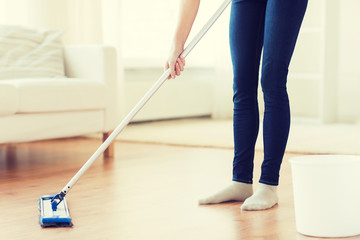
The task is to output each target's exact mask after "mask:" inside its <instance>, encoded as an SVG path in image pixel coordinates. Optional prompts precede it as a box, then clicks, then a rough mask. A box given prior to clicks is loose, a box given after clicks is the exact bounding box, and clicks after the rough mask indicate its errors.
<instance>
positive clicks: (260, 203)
mask: <svg viewBox="0 0 360 240" xmlns="http://www.w3.org/2000/svg"><path fill="white" fill-rule="evenodd" d="M276 190H277V186H271V185H267V184H262V183H259V186H258V188H257V189H256V191H255V193H254V195H252V196H251V197H249V198H248V199H246V201H245V202H244V203H243V205H242V206H241V209H242V210H250V211H251V210H265V209H268V208H271V207H273V206H274V205H275V204H277V203H278V196H277V193H276Z"/></svg>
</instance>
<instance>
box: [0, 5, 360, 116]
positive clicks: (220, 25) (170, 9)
mask: <svg viewBox="0 0 360 240" xmlns="http://www.w3.org/2000/svg"><path fill="white" fill-rule="evenodd" d="M179 2H180V0H172V1H169V0H157V1H149V0H137V1H133V0H51V1H49V0H0V24H21V25H28V26H32V27H42V28H60V29H64V30H65V33H64V42H65V43H67V44H89V43H90V44H91V43H106V44H111V45H114V46H115V47H116V48H117V49H118V50H119V60H120V61H119V69H120V76H121V75H122V74H121V69H122V68H123V66H125V70H126V69H131V71H139V72H136V76H140V77H139V78H142V77H141V73H142V72H143V71H144V68H147V70H149V68H152V69H153V70H154V69H158V70H159V69H161V68H162V66H163V64H164V59H165V58H166V56H167V53H168V51H169V48H170V44H171V38H172V35H173V31H174V26H175V23H176V19H177V8H178V5H179ZM220 3H222V0H213V1H205V0H203V1H201V5H200V10H199V14H198V17H197V19H196V21H195V24H194V27H193V30H192V32H191V35H190V38H191V37H192V36H193V35H194V33H196V32H197V31H198V30H199V29H200V27H201V26H202V24H203V23H204V22H205V21H206V20H207V19H208V18H209V17H210V16H211V14H212V13H213V12H214V11H215V9H216V8H217V7H218V6H219V5H220ZM358 9H360V1H358V0H341V1H340V0H309V5H308V9H307V13H306V15H305V19H304V23H303V27H302V30H301V33H300V36H299V40H298V44H297V46H296V49H295V53H294V57H293V60H292V62H291V65H290V73H289V81H288V89H289V93H290V101H291V108H292V113H293V117H295V118H311V119H315V120H318V121H321V122H334V121H340V122H354V121H359V120H360V104H358V103H359V100H360V94H358V91H359V89H360V67H358V65H359V60H358V56H359V55H360V47H359V45H358V43H359V42H360V28H359V27H358V26H357V25H358V23H359V22H360V16H359V15H358ZM229 10H230V9H227V11H226V12H225V13H224V14H223V16H222V17H221V18H220V19H219V20H218V22H217V23H216V24H215V25H214V26H213V28H212V29H211V31H210V32H209V33H208V34H207V35H206V36H205V38H204V39H203V40H202V41H201V42H200V44H199V45H198V46H197V47H196V48H195V49H194V51H193V52H192V53H191V55H190V56H189V57H188V59H187V63H188V64H187V66H188V68H189V67H193V68H194V69H195V70H196V69H197V70H199V71H202V70H201V69H203V71H207V72H204V76H208V75H206V73H208V72H209V71H208V69H214V70H215V74H213V75H209V76H208V78H209V82H210V84H212V85H213V93H212V95H211V96H212V97H211V98H210V99H209V101H210V102H211V109H212V110H211V112H212V114H213V116H215V117H218V118H224V117H225V118H228V117H231V115H232V102H231V94H232V93H231V90H232V89H231V84H232V83H231V82H232V71H231V62H230V54H229V47H228V18H229ZM136 69H137V70H136ZM131 71H130V72H131ZM145 73H146V71H144V72H143V74H145ZM139 74H140V75H139ZM197 74H198V71H197ZM185 77H186V78H187V79H188V80H189V83H186V84H191V82H192V80H193V78H196V75H193V76H192V75H191V74H188V75H187V76H184V78H185ZM212 77H213V78H212ZM125 78H126V79H133V78H132V77H131V76H125ZM143 78H144V79H145V78H146V75H144V76H143ZM126 79H125V80H126ZM202 80H203V79H202ZM149 81H154V79H149ZM196 84H198V83H196ZM125 90H126V89H125ZM260 93H261V91H260ZM205 95H206V96H208V92H207V93H206V94H205ZM205 95H204V96H205ZM179 97H181V96H179ZM122 102H125V101H122ZM160 102H161V101H160ZM207 107H209V106H207Z"/></svg>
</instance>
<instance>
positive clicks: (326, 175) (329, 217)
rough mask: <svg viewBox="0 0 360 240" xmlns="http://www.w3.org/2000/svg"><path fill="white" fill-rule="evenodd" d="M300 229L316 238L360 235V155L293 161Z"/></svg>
mask: <svg viewBox="0 0 360 240" xmlns="http://www.w3.org/2000/svg"><path fill="white" fill-rule="evenodd" d="M289 161H290V163H291V168H292V178H293V187H294V201H295V220H296V229H297V231H298V232H300V233H302V234H304V235H309V236H314V237H348V236H354V235H358V234H360V156H347V155H311V156H310V155H309V156H300V157H294V158H291V159H290V160H289Z"/></svg>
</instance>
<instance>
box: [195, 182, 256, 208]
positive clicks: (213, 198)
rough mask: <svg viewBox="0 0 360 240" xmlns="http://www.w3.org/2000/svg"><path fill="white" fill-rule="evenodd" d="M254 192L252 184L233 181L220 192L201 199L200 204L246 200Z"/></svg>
mask: <svg viewBox="0 0 360 240" xmlns="http://www.w3.org/2000/svg"><path fill="white" fill-rule="evenodd" d="M252 194H253V189H252V184H248V183H242V182H232V183H231V184H230V185H229V186H227V187H226V188H224V189H222V190H220V191H219V192H217V193H215V194H213V195H210V196H208V197H206V198H203V199H200V200H199V204H214V203H221V202H228V201H241V202H242V201H245V199H247V198H248V197H250V196H251V195H252Z"/></svg>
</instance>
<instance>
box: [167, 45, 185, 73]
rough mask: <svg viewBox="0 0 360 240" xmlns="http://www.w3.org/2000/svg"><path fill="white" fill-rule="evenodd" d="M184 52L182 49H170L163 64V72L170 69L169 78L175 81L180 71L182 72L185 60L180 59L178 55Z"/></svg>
mask: <svg viewBox="0 0 360 240" xmlns="http://www.w3.org/2000/svg"><path fill="white" fill-rule="evenodd" d="M183 51H184V47H182V46H181V47H175V46H173V47H172V48H171V51H170V54H169V58H168V60H167V61H166V63H165V71H166V70H167V69H168V68H170V75H169V78H168V79H170V78H172V79H175V77H176V76H180V73H181V71H183V70H184V66H185V58H183V57H181V56H180V54H181V53H182V52H183Z"/></svg>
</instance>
